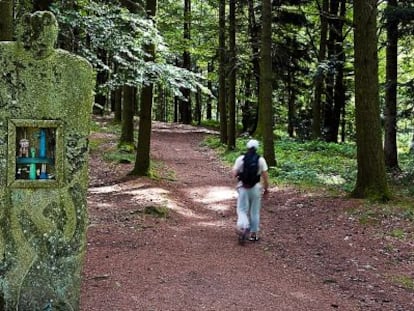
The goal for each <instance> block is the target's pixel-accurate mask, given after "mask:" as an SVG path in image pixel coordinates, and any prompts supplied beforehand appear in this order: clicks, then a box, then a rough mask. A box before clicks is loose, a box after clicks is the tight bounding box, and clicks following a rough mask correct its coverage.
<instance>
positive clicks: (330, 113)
mask: <svg viewBox="0 0 414 311" xmlns="http://www.w3.org/2000/svg"><path fill="white" fill-rule="evenodd" d="M338 11H339V0H331V1H330V5H329V15H330V16H331V19H330V20H329V38H328V41H327V49H328V59H329V62H330V67H331V68H330V70H329V71H328V73H327V77H326V102H325V106H324V137H325V141H327V142H335V143H336V142H338V127H339V124H338V122H336V121H337V120H336V117H335V107H334V106H335V78H336V72H335V70H334V69H333V68H335V69H336V67H337V63H338V59H337V53H336V44H337V38H338V34H337V17H338Z"/></svg>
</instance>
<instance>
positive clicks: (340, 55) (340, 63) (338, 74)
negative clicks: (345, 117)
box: [332, 0, 346, 142]
mask: <svg viewBox="0 0 414 311" xmlns="http://www.w3.org/2000/svg"><path fill="white" fill-rule="evenodd" d="M345 14H346V6H345V0H339V18H338V19H337V20H336V21H335V23H334V24H335V30H336V40H335V55H336V59H337V62H336V66H335V85H334V107H333V115H332V119H333V122H332V124H333V127H332V136H333V137H334V138H335V142H337V141H338V134H339V126H340V122H341V113H342V111H344V108H345V87H344V64H345V52H344V48H343V45H344V37H343V25H344V22H343V21H344V20H345Z"/></svg>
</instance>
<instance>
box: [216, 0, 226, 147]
mask: <svg viewBox="0 0 414 311" xmlns="http://www.w3.org/2000/svg"><path fill="white" fill-rule="evenodd" d="M226 98H227V94H226V1H225V0H219V99H218V105H219V112H220V142H221V143H222V144H226V143H227V103H226Z"/></svg>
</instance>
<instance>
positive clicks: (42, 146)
mask: <svg viewBox="0 0 414 311" xmlns="http://www.w3.org/2000/svg"><path fill="white" fill-rule="evenodd" d="M39 158H46V130H45V129H40V131H39ZM39 179H48V176H47V173H46V163H42V165H41V169H40V175H39Z"/></svg>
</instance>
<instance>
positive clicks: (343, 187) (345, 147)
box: [204, 136, 414, 222]
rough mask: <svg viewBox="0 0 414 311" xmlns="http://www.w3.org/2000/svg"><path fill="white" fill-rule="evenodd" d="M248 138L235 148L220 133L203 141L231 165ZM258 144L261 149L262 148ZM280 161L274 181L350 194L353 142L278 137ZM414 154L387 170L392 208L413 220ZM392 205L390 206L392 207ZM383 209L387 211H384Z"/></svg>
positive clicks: (369, 219)
mask: <svg viewBox="0 0 414 311" xmlns="http://www.w3.org/2000/svg"><path fill="white" fill-rule="evenodd" d="M247 140H248V138H240V139H238V140H237V145H236V149H235V150H234V151H229V150H227V148H226V146H225V145H223V144H221V143H220V141H219V138H218V137H214V136H210V137H207V138H206V139H205V141H204V144H206V145H207V146H209V147H210V148H213V149H215V150H216V151H217V152H218V153H219V155H220V156H221V157H222V158H223V159H224V161H226V162H228V163H229V164H230V165H232V164H233V163H234V161H235V160H236V158H237V157H238V156H239V155H240V154H242V153H244V152H245V151H246V147H245V146H246V142H247ZM261 147H262V146H260V147H259V153H260V154H263V150H262V148H261ZM275 155H276V161H277V165H276V166H275V167H271V168H270V169H269V176H270V178H271V182H272V183H273V184H277V185H287V186H292V185H293V186H296V187H298V188H302V189H313V190H323V191H328V192H331V193H333V194H343V195H349V194H350V193H351V191H352V190H353V188H354V186H355V182H356V176H357V162H356V146H355V144H351V143H343V144H335V143H326V142H323V141H305V142H304V141H298V140H294V139H289V138H280V139H278V140H275ZM413 158H414V156H413V155H412V154H409V153H408V152H406V153H402V154H400V158H399V161H400V166H401V172H397V173H395V172H394V173H392V174H391V173H390V174H388V179H389V187H390V188H391V191H392V193H393V200H392V202H391V203H390V204H389V205H384V206H387V208H391V209H393V210H394V212H396V213H398V214H399V215H400V216H401V217H403V218H404V219H407V220H410V221H414V200H413V197H414V183H413V180H414V159H413ZM390 206H391V207H390ZM382 212H384V211H382ZM372 216H373V215H369V213H368V214H366V215H361V221H362V222H373V221H374V222H375V219H376V217H372Z"/></svg>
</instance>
